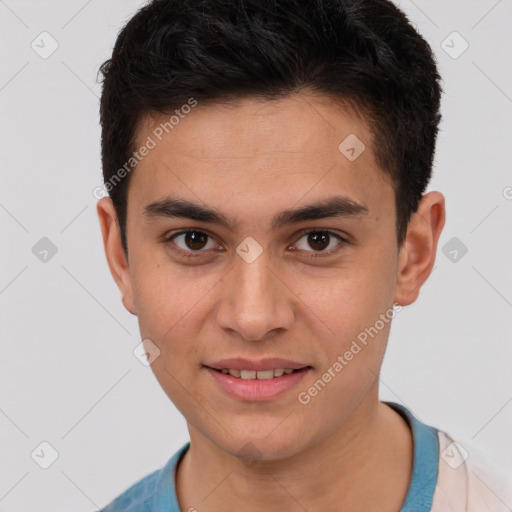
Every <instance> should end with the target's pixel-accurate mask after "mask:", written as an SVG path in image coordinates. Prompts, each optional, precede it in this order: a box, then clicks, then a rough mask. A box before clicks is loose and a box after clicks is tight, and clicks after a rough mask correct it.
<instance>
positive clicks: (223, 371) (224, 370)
mask: <svg viewBox="0 0 512 512" xmlns="http://www.w3.org/2000/svg"><path fill="white" fill-rule="evenodd" d="M221 372H222V373H229V371H228V370H226V369H225V368H223V369H222V370H221Z"/></svg>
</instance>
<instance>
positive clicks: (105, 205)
mask: <svg viewBox="0 0 512 512" xmlns="http://www.w3.org/2000/svg"><path fill="white" fill-rule="evenodd" d="M96 211H97V212H98V217H99V221H100V227H101V233H102V236H103V246H104V248H105V256H106V257H107V262H108V266H109V268H110V273H111V274H112V277H113V278H114V281H115V282H116V284H117V286H118V288H119V290H120V292H121V297H122V301H123V305H124V307H125V308H126V309H127V310H128V311H129V312H130V313H132V314H133V315H136V311H135V306H134V302H133V291H132V280H131V276H130V268H129V266H128V261H127V258H126V254H125V252H124V249H123V245H122V242H121V231H120V229H119V223H118V220H117V214H116V211H115V209H114V204H113V203H112V199H110V197H104V198H102V199H100V200H99V201H98V203H97V204H96Z"/></svg>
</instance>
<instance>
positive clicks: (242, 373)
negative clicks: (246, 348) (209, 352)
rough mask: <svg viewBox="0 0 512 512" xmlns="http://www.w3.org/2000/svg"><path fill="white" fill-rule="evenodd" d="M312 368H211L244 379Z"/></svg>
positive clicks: (270, 377)
mask: <svg viewBox="0 0 512 512" xmlns="http://www.w3.org/2000/svg"><path fill="white" fill-rule="evenodd" d="M207 368H209V367H208V366H207ZM308 368H311V366H305V367H303V368H298V369H294V368H272V369H270V370H260V371H256V370H239V369H237V368H221V369H220V370H219V369H217V368H210V369H211V370H214V371H216V372H219V373H223V374H224V375H231V377H235V378H236V379H243V380H256V379H257V380H270V379H276V378H279V377H283V376H284V375H291V374H292V373H296V372H300V371H303V370H306V369H308Z"/></svg>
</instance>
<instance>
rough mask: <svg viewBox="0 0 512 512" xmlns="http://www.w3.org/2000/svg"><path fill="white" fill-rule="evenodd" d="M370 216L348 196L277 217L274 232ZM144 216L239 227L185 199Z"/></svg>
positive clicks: (168, 201)
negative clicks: (322, 221) (303, 224)
mask: <svg viewBox="0 0 512 512" xmlns="http://www.w3.org/2000/svg"><path fill="white" fill-rule="evenodd" d="M369 213H370V211H369V209H368V207H367V206H365V205H364V204H360V203H357V202H356V201H354V200H352V199H350V198H348V197H345V196H334V197H331V198H328V199H324V200H322V201H319V202H316V203H312V204H308V205H306V206H302V207H300V208H298V209H295V210H294V209H288V210H283V211H282V212H279V213H277V214H276V215H275V216H274V217H273V219H272V223H271V226H272V229H279V228H280V227H282V226H285V225H288V224H298V223H299V222H304V221H310V220H317V219H325V218H331V217H345V218H350V217H359V216H364V215H368V214H369ZM144 216H145V217H146V218H148V219H153V218H161V217H164V218H184V219H192V220H195V221H198V222H208V223H212V224H219V225H221V226H224V227H225V228H227V229H229V230H231V231H235V230H236V228H237V227H238V226H239V223H238V222H237V221H235V220H234V219H231V218H229V217H228V216H226V215H225V214H224V213H222V212H221V211H219V210H217V209H216V208H211V207H205V206H202V205H200V204H198V203H195V202H193V201H189V200H186V199H181V198H175V197H165V198H164V199H160V200H158V201H155V202H152V203H150V204H148V205H147V206H146V207H145V208H144Z"/></svg>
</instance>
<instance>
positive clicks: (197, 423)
mask: <svg viewBox="0 0 512 512" xmlns="http://www.w3.org/2000/svg"><path fill="white" fill-rule="evenodd" d="M102 72H103V74H104V89H103V95H102V100H101V123H102V129H103V139H102V157H103V169H104V178H105V189H106V191H107V192H109V195H110V197H109V198H103V199H101V200H100V201H99V202H98V206H97V210H98V215H99V219H100V224H101V229H102V233H103V241H104V245H105V251H106V256H107V259H108V263H109V267H110V270H111V272H112V275H113V277H114V279H115V281H116V283H117V285H118V286H119V289H120V291H121V294H122V301H123V304H124V306H125V307H126V308H127V309H128V311H130V312H131V313H133V314H134V315H137V317H138V321H139V325H140V332H141V336H142V339H143V340H144V348H145V350H146V355H147V357H148V360H149V362H150V363H151V366H152V369H153V372H154V374H155V376H156V378H157V379H158V381H159V383H160V385H161V386H162V388H163V389H164V391H165V392H166V394H167V395H168V396H169V398H170V399H171V400H172V402H173V403H174V404H175V405H176V407H177V408H178V409H179V410H180V411H181V413H182V414H183V415H184V417H185V419H186V421H187V425H188V429H189V433H190V443H187V444H186V445H185V446H184V447H183V448H182V449H180V450H179V451H178V452H177V453H176V454H175V455H174V456H173V457H172V458H171V459H170V460H169V462H168V463H167V465H165V467H163V468H161V469H159V470H157V471H155V472H154V473H152V474H150V475H148V476H146V477H145V478H144V479H142V480H141V481H139V482H137V483H136V484H134V485H133V486H132V487H131V488H130V489H128V490H127V491H126V492H124V493H123V494H122V495H121V496H119V497H118V498H117V499H115V500H113V501H112V502H111V503H110V504H109V505H108V506H107V507H106V508H105V509H104V510H106V511H108V512H113V511H130V512H139V511H140V512H142V511H153V512H157V511H164V510H165V511H166V512H171V511H173V512H174V511H179V510H181V511H194V510H198V511H201V512H202V511H205V512H206V511H212V512H213V511H234V510H243V511H244V512H252V511H263V510H265V511H283V510H285V511H304V510H308V511H320V510H322V511H325V510H327V511H335V510H336V511H338V510H349V511H351V512H362V511H364V512H369V511H379V512H395V511H403V512H404V511H415V512H420V511H425V512H426V511H430V510H433V511H451V510H452V511H462V510H468V511H474V512H476V511H479V512H480V511H482V510H489V511H493V512H494V511H495V512H498V511H505V510H510V508H507V507H511V506H512V495H511V490H510V489H511V488H512V479H509V477H507V476H505V475H503V474H498V473H497V472H496V473H494V472H492V471H491V470H490V468H489V467H488V465H487V466H486V465H485V463H484V462H483V461H480V462H478V463H477V459H476V455H477V454H476V452H474V451H471V452H470V453H469V454H468V452H467V450H466V449H465V448H464V447H462V446H460V445H459V444H458V443H454V440H453V439H452V438H451V437H450V436H449V435H448V434H446V433H445V432H443V431H441V430H438V429H436V428H434V427H431V426H428V425H425V424H424V423H422V422H420V421H419V420H418V419H417V418H416V417H415V416H414V415H413V414H412V413H411V411H410V410H409V409H408V408H407V407H405V406H402V405H399V404H396V403H392V402H380V401H379V396H378V391H379V388H378V383H379V372H380V368H381V364H382V360H383V357H384V353H385V350H386V344H387V341H388V336H389V332H390V326H391V320H392V319H393V318H394V316H395V315H396V314H397V313H398V312H399V311H400V309H401V308H402V307H404V306H407V305H409V304H411V303H413V302H414V301H415V300H416V298H417V297H418V294H419V291H420V288H421V286H422V285H423V283H424V282H425V281H426V279H427V278H428V276H429V274H430V272H431V270H432V267H433V265H434V260H435V255H436V248H437V243H438V240H439V236H440V233H441V231H442V229H443V225H444V221H445V206H444V198H443V196H442V194H440V193H439V192H429V193H426V194H425V190H426V187H427V185H428V182H429V179H430V176H431V169H432V163H433V157H434V151H435V141H436V136H437V131H438V124H439V121H440V113H439V107H440V97H441V87H440V77H439V75H438V72H437V68H436V64H435V61H434V58H433V55H432V53H431V50H430V48H429V46H428V45H427V43H426V42H425V41H424V39H423V38H422V37H421V36H420V35H419V34H418V33H417V32H416V31H415V30H414V28H413V27H412V26H411V25H410V24H409V22H408V20H407V18H406V17H405V15H404V14H403V13H402V12H401V11H400V10H399V9H398V8H397V7H396V6H394V4H393V3H392V2H390V1H387V0H282V1H279V2H277V1H275V0H274V1H264V0H230V1H224V0H208V1H207V2H205V1H203V0H201V1H200V0H190V1H188V2H177V1H174V0H154V1H152V2H151V3H150V4H148V5H147V6H146V7H144V8H143V9H142V10H140V11H139V12H138V13H137V14H136V15H135V16H134V17H133V18H132V19H131V20H130V21H129V23H128V24H127V25H126V26H125V28H124V29H123V30H122V32H121V33H120V35H119V37H118V40H117V43H116V45H115V48H114V51H113V55H112V58H111V59H110V60H109V61H107V62H106V63H105V64H104V65H103V66H102ZM468 455H469V456H468Z"/></svg>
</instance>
